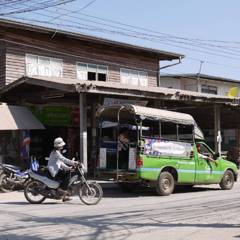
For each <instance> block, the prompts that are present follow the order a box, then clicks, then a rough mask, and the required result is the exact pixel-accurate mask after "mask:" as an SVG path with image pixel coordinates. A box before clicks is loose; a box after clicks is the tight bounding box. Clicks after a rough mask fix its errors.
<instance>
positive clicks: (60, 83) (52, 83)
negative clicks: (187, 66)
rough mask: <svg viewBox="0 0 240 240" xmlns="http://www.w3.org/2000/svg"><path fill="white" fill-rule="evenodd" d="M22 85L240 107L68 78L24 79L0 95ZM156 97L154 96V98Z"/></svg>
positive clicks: (187, 94) (194, 95) (201, 96)
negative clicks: (163, 97) (164, 97)
mask: <svg viewBox="0 0 240 240" xmlns="http://www.w3.org/2000/svg"><path fill="white" fill-rule="evenodd" d="M21 84H32V85H37V86H43V87H48V88H54V89H58V90H62V91H66V92H89V93H102V94H113V95H114V94H116V93H118V95H124V94H127V95H128V96H138V97H146V96H145V95H146V94H148V95H147V96H148V97H146V98H151V95H152V98H157V97H158V98H159V99H160V98H161V97H162V96H166V97H167V98H168V99H170V100H188V101H213V102H221V103H229V104H233V105H239V104H240V99H239V98H230V97H227V96H220V95H214V94H207V93H201V92H193V91H187V90H179V89H170V88H163V87H140V86H131V85H126V84H120V83H115V82H101V81H80V80H77V79H68V78H48V77H37V76H36V77H22V78H20V79H18V80H17V81H15V82H13V83H11V84H9V85H7V86H4V87H3V88H2V89H1V91H0V94H6V93H7V92H8V91H10V90H11V89H14V88H16V87H17V86H19V85H21ZM153 95H154V96H153Z"/></svg>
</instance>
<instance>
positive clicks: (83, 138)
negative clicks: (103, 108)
mask: <svg viewBox="0 0 240 240" xmlns="http://www.w3.org/2000/svg"><path fill="white" fill-rule="evenodd" d="M79 115H80V117H79V119H80V126H79V127H80V128H79V130H80V161H81V162H82V163H83V164H84V166H85V172H87V170H88V161H87V106H86V93H82V92H80V93H79Z"/></svg>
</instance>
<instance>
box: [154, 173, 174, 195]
mask: <svg viewBox="0 0 240 240" xmlns="http://www.w3.org/2000/svg"><path fill="white" fill-rule="evenodd" d="M174 182H175V181H174V177H173V175H172V174H171V173H170V172H162V173H160V176H159V178H158V182H157V185H156V191H157V193H158V195H160V196H168V195H170V194H171V193H172V192H173V191H174V186H175V183H174Z"/></svg>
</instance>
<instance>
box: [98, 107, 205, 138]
mask: <svg viewBox="0 0 240 240" xmlns="http://www.w3.org/2000/svg"><path fill="white" fill-rule="evenodd" d="M120 109H121V110H122V111H123V110H127V111H129V112H131V113H133V114H135V115H139V116H143V117H146V118H152V119H157V120H161V121H163V122H172V123H176V124H184V125H193V126H194V133H195V139H204V136H203V133H202V131H201V129H200V128H199V127H198V125H197V123H196V122H195V120H194V118H193V117H192V116H191V115H190V114H186V113H179V112H174V111H167V110H163V109H157V108H150V107H143V106H138V105H132V104H123V105H112V106H103V107H100V108H99V109H98V111H97V116H98V117H100V116H105V117H109V119H111V118H113V119H114V117H115V119H117V114H118V111H119V110H120Z"/></svg>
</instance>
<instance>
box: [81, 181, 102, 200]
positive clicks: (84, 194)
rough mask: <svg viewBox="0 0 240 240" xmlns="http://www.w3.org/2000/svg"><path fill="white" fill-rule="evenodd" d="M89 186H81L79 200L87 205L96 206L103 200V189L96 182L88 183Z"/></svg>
mask: <svg viewBox="0 0 240 240" xmlns="http://www.w3.org/2000/svg"><path fill="white" fill-rule="evenodd" d="M88 186H89V187H88ZM88 186H87V185H86V184H83V185H80V187H79V189H78V195H79V198H80V200H81V201H82V202H83V203H84V204H86V205H96V204H98V203H99V201H100V200H101V199H102V196H103V191H102V187H101V186H100V185H99V184H98V183H95V182H88Z"/></svg>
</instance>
